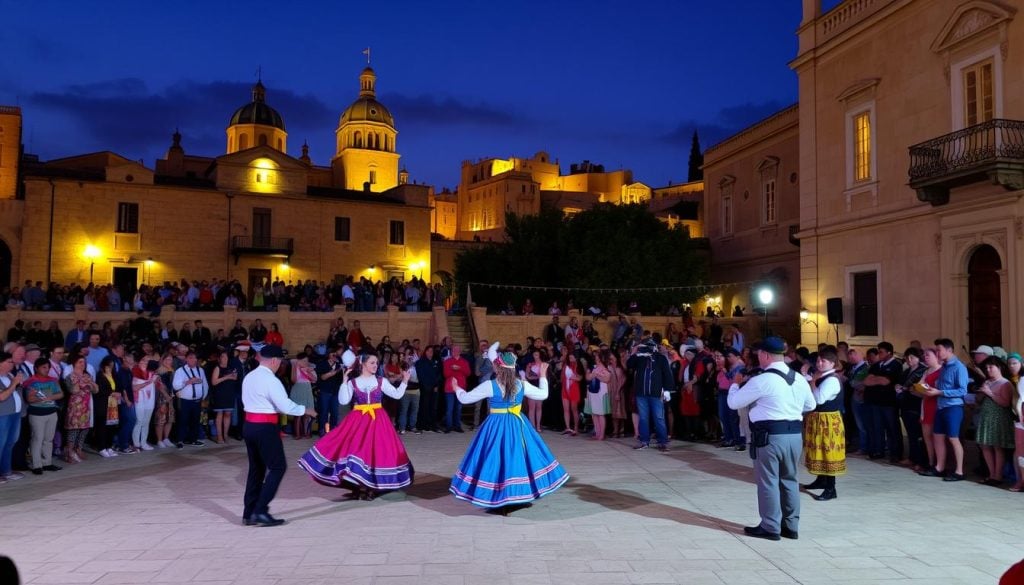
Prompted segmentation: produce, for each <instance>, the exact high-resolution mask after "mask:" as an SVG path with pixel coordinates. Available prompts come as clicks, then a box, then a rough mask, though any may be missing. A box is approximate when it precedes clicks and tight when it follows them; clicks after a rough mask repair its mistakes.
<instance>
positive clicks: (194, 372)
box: [171, 351, 210, 447]
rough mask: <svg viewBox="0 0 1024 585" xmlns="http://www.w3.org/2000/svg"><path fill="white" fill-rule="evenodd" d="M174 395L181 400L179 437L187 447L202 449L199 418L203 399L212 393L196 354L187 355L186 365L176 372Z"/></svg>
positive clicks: (192, 352)
mask: <svg viewBox="0 0 1024 585" xmlns="http://www.w3.org/2000/svg"><path fill="white" fill-rule="evenodd" d="M171 384H172V385H173V386H174V393H175V394H176V395H177V396H178V398H179V399H180V400H179V402H180V406H179V408H178V437H179V439H180V440H181V441H182V442H183V443H184V444H186V445H192V446H193V447H202V446H203V443H202V441H200V440H199V418H200V415H201V414H202V412H203V399H205V398H206V396H207V394H209V392H210V383H209V382H208V381H207V380H206V372H204V371H203V368H201V367H199V358H197V357H196V352H194V351H190V352H188V353H187V354H186V355H185V365H183V366H181V367H180V368H178V369H177V370H176V371H175V372H174V380H173V381H172V382H171Z"/></svg>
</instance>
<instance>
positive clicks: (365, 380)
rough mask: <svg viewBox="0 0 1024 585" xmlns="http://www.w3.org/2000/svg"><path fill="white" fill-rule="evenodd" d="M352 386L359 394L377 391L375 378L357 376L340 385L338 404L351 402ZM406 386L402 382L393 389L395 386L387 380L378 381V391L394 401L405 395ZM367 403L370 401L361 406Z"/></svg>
mask: <svg viewBox="0 0 1024 585" xmlns="http://www.w3.org/2000/svg"><path fill="white" fill-rule="evenodd" d="M353 384H354V385H355V386H356V387H357V388H358V389H359V391H360V392H365V393H367V394H369V393H371V392H373V391H374V390H376V389H377V377H376V376H371V377H363V376H358V377H356V378H353V379H351V380H349V381H348V382H345V383H344V384H342V385H341V388H339V389H338V402H339V403H341V404H348V403H349V402H352V395H353V393H354V391H353V390H352V386H353ZM406 385H407V384H406V383H405V382H402V383H401V384H399V385H398V388H395V386H394V385H393V384H392V383H391V382H388V379H387V378H381V379H380V391H381V392H383V393H384V394H387V395H388V396H390V397H392V398H394V399H395V400H398V399H400V398H401V397H402V395H403V394H405V387H406ZM369 403H370V401H369V400H367V401H366V402H364V403H363V404H369Z"/></svg>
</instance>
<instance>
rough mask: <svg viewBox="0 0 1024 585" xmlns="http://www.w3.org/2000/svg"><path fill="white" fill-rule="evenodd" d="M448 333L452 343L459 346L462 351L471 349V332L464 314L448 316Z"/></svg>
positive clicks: (472, 348) (472, 347)
mask: <svg viewBox="0 0 1024 585" xmlns="http://www.w3.org/2000/svg"><path fill="white" fill-rule="evenodd" d="M448 335H450V336H451V338H452V343H453V344H455V345H457V346H459V347H460V348H461V349H462V351H466V350H467V349H468V350H469V351H473V350H474V349H476V348H475V347H474V346H473V333H472V331H471V330H470V328H469V319H468V318H467V317H466V316H465V315H459V316H453V315H449V316H448Z"/></svg>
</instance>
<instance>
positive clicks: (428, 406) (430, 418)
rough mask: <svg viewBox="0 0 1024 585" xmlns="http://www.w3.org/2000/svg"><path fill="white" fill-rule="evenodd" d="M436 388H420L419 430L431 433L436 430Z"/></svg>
mask: <svg viewBox="0 0 1024 585" xmlns="http://www.w3.org/2000/svg"><path fill="white" fill-rule="evenodd" d="M437 402H438V401H437V388H433V387H431V388H428V387H426V386H423V387H422V388H420V423H419V427H420V430H424V431H432V430H434V429H436V428H437Z"/></svg>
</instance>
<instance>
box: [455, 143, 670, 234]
mask: <svg viewBox="0 0 1024 585" xmlns="http://www.w3.org/2000/svg"><path fill="white" fill-rule="evenodd" d="M651 193H652V191H651V188H650V187H648V186H647V185H645V184H643V183H640V182H636V181H634V180H633V173H632V171H629V170H616V171H605V169H604V167H603V166H601V165H597V164H592V163H590V162H589V161H584V162H583V163H581V164H573V165H570V167H569V174H567V175H563V174H561V169H560V166H559V163H558V161H557V160H555V161H552V159H551V156H550V155H548V153H546V152H543V151H541V152H538V153H537V154H535V155H533V157H531V158H518V157H511V158H508V159H500V158H486V159H482V160H478V161H476V162H470V161H465V162H463V163H462V172H461V178H460V182H459V188H458V216H459V219H458V221H459V228H458V239H461V240H471V239H480V240H495V241H499V240H501V239H503V238H504V230H505V214H506V213H507V212H511V213H514V214H516V215H519V216H523V215H535V214H537V213H539V212H540V210H541V207H553V208H556V209H561V210H562V211H564V212H565V213H567V214H572V213H578V212H580V211H583V210H585V209H589V208H590V207H591V206H593V205H594V204H595V203H604V202H608V203H616V204H618V203H645V202H648V201H650V200H651Z"/></svg>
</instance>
